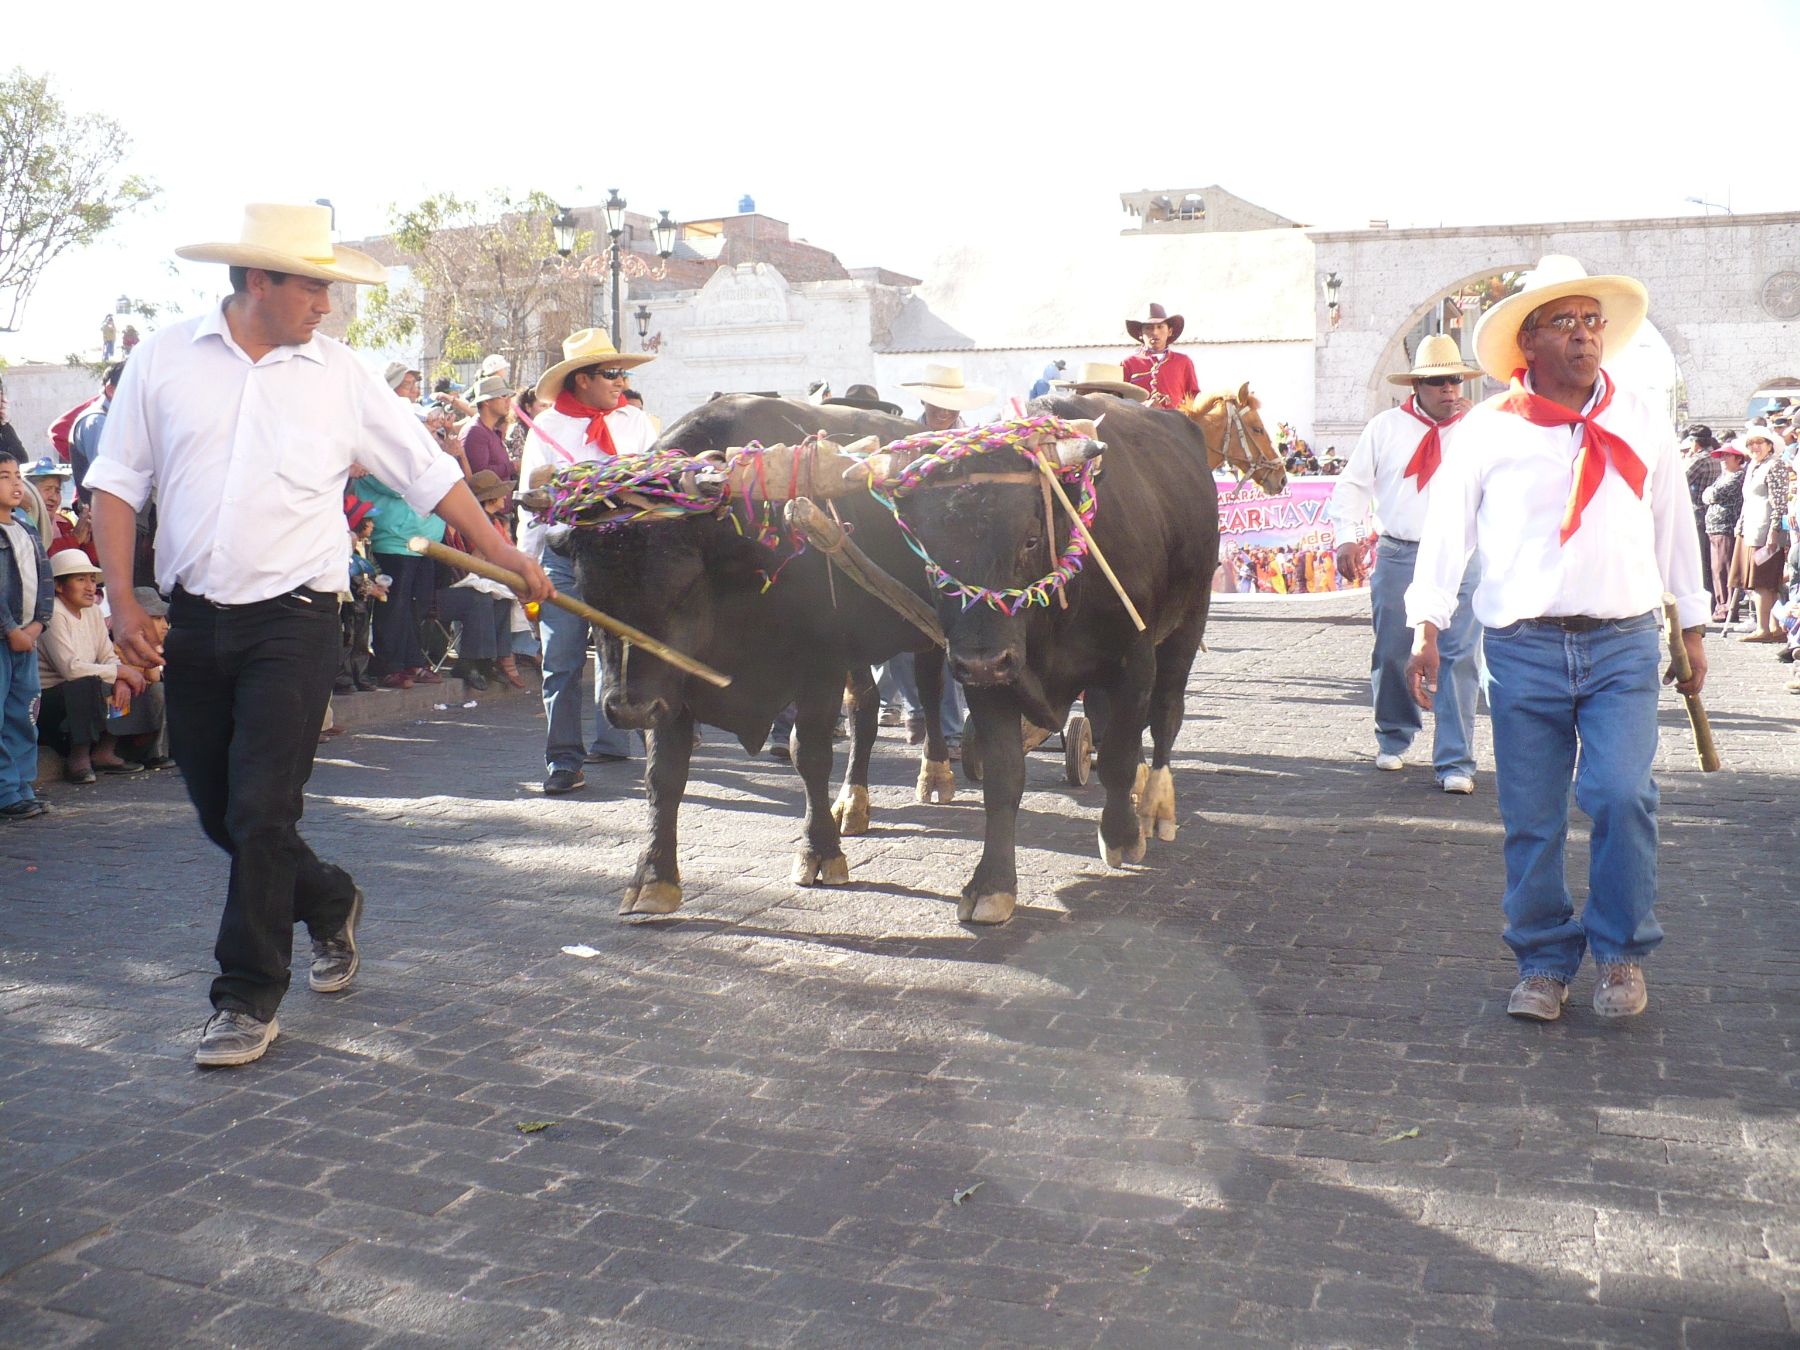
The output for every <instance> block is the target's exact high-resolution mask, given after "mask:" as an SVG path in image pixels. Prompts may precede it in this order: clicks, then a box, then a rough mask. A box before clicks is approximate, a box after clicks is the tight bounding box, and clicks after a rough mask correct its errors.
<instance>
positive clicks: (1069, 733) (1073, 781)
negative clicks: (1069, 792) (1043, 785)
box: [1062, 713, 1094, 787]
mask: <svg viewBox="0 0 1800 1350" xmlns="http://www.w3.org/2000/svg"><path fill="white" fill-rule="evenodd" d="M1062 734H1063V778H1064V780H1065V781H1067V782H1068V783H1069V784H1070V786H1072V787H1086V786H1087V784H1088V776H1089V775H1090V774H1091V773H1092V772H1093V768H1094V729H1093V727H1092V726H1090V725H1089V724H1088V720H1087V718H1085V717H1083V716H1081V715H1080V714H1079V713H1070V714H1069V720H1068V721H1067V722H1066V723H1064V724H1063V733H1062Z"/></svg>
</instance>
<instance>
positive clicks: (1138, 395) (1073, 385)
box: [1050, 361, 1150, 403]
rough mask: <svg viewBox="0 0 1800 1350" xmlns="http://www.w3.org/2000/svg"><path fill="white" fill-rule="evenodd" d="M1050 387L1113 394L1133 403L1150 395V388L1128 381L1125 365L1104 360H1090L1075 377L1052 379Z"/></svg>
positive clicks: (1074, 391) (1140, 401) (1085, 392)
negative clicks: (1111, 363) (1070, 378)
mask: <svg viewBox="0 0 1800 1350" xmlns="http://www.w3.org/2000/svg"><path fill="white" fill-rule="evenodd" d="M1050 387H1051V388H1052V389H1067V390H1068V391H1069V392H1070V393H1072V394H1113V395H1115V396H1117V397H1118V398H1128V399H1130V400H1131V401H1132V402H1133V403H1143V402H1145V401H1146V400H1148V399H1149V397H1150V391H1149V390H1148V389H1140V388H1139V387H1138V386H1137V385H1135V384H1131V383H1129V382H1127V380H1126V379H1125V367H1124V366H1115V365H1108V364H1107V363H1106V362H1104V361H1089V362H1087V363H1086V364H1085V365H1083V366H1082V367H1081V374H1080V375H1078V376H1077V377H1076V378H1075V379H1072V380H1052V381H1051V382H1050Z"/></svg>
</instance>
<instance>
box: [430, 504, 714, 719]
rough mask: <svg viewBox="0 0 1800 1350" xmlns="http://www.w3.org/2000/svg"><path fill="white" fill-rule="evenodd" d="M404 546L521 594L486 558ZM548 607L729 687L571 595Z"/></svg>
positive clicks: (513, 579) (518, 582)
mask: <svg viewBox="0 0 1800 1350" xmlns="http://www.w3.org/2000/svg"><path fill="white" fill-rule="evenodd" d="M406 546H407V547H408V548H409V549H411V550H412V551H413V552H414V553H422V554H424V555H425V556H426V557H427V558H432V559H434V560H436V561H437V562H441V563H448V564H449V565H450V566H451V567H460V568H462V569H463V571H465V572H473V573H474V574H475V575H476V576H478V577H486V578H487V579H488V580H489V581H497V582H499V583H500V584H501V585H502V586H510V587H512V589H513V590H515V591H517V592H519V593H520V594H524V591H525V578H524V577H522V576H520V575H519V574H518V573H517V572H509V571H507V570H506V568H504V567H499V566H496V565H495V564H493V563H491V562H489V561H487V559H485V558H477V557H476V556H475V555H474V554H472V553H464V552H463V551H462V550H461V549H455V548H451V547H450V546H449V545H448V544H434V543H433V542H432V541H431V540H429V539H425V538H423V537H420V536H414V537H413V538H411V539H409V540H407V541H406ZM550 603H551V604H553V605H555V606H556V607H557V608H558V609H565V610H567V611H568V612H569V613H571V614H573V615H575V616H576V617H577V618H580V619H586V620H587V621H588V622H589V623H591V624H593V625H594V627H596V628H600V629H604V630H605V631H606V632H608V633H611V634H612V635H613V636H614V637H616V638H618V639H619V640H620V641H622V642H629V643H630V644H631V645H632V646H634V647H642V648H643V649H644V650H645V651H647V652H649V653H650V654H651V655H652V656H659V657H661V658H662V659H663V660H665V661H667V662H668V663H669V664H670V665H672V666H674V667H675V669H677V670H682V671H686V672H687V673H688V674H689V675H692V676H694V677H695V678H697V679H702V680H705V681H706V682H707V683H708V684H714V685H717V686H718V687H719V688H721V689H723V688H725V686H726V685H728V684H730V683H731V676H729V675H721V674H719V672H718V671H716V670H714V669H713V668H712V667H711V666H708V665H703V664H702V663H701V662H699V661H696V660H695V659H694V658H693V657H691V656H688V655H686V654H685V653H683V652H678V651H676V650H675V649H674V648H673V647H671V646H669V645H668V644H667V643H665V642H658V641H657V640H656V639H655V638H653V637H651V636H650V635H649V634H648V633H645V632H640V631H639V630H638V629H636V628H633V627H632V626H631V625H630V624H628V623H623V622H621V621H620V620H618V619H615V618H613V616H612V615H610V614H605V613H602V612H601V611H600V610H597V609H595V608H594V607H593V606H592V605H587V604H583V603H582V602H581V601H579V600H577V599H575V598H574V597H573V596H570V595H563V594H561V593H558V594H556V595H553V596H551V597H550Z"/></svg>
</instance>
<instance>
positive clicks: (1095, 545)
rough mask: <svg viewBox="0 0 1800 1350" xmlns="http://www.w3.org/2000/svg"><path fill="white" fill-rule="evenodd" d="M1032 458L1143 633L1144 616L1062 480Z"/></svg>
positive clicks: (1045, 463) (1046, 462) (1044, 461)
mask: <svg viewBox="0 0 1800 1350" xmlns="http://www.w3.org/2000/svg"><path fill="white" fill-rule="evenodd" d="M1032 458H1033V460H1034V462H1035V463H1036V464H1037V466H1038V470H1039V471H1040V472H1041V473H1042V474H1043V475H1044V477H1045V478H1047V479H1048V480H1049V481H1050V490H1051V491H1052V492H1054V493H1055V494H1056V499H1057V500H1058V501H1059V502H1061V503H1062V504H1063V510H1065V511H1067V512H1068V513H1069V523H1070V524H1072V525H1073V526H1074V527H1075V530H1076V533H1078V534H1079V535H1080V536H1081V537H1082V538H1083V539H1085V540H1087V546H1088V552H1089V553H1091V554H1093V555H1094V561H1095V562H1096V563H1098V564H1100V570H1101V571H1102V572H1104V573H1105V574H1106V579H1107V580H1108V581H1110V582H1112V588H1113V589H1114V590H1115V591H1117V592H1118V593H1119V599H1120V601H1121V602H1123V604H1124V606H1125V612H1126V613H1127V614H1129V615H1130V616H1131V621H1132V622H1133V623H1135V624H1136V625H1137V630H1138V632H1140V633H1141V632H1143V631H1144V627H1145V625H1144V616H1143V615H1141V614H1139V613H1138V612H1137V606H1136V605H1134V604H1132V603H1131V597H1130V596H1129V595H1127V594H1125V587H1124V586H1123V585H1122V584H1120V581H1119V578H1118V577H1117V576H1115V575H1114V574H1113V570H1112V567H1111V565H1110V564H1109V563H1108V562H1107V561H1106V555H1105V554H1104V553H1102V552H1101V551H1100V544H1099V541H1097V540H1096V539H1095V538H1094V536H1093V535H1092V534H1091V533H1089V532H1088V527H1087V526H1086V525H1084V524H1083V523H1082V520H1081V513H1080V512H1079V511H1077V510H1076V509H1075V503H1074V502H1072V501H1070V500H1069V494H1068V493H1066V492H1064V491H1063V485H1062V479H1060V478H1058V477H1057V476H1056V470H1055V469H1053V468H1051V467H1050V461H1049V460H1048V459H1046V458H1045V457H1044V456H1043V455H1034V456H1033V457H1032Z"/></svg>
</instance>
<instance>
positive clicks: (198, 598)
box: [169, 586, 338, 610]
mask: <svg viewBox="0 0 1800 1350" xmlns="http://www.w3.org/2000/svg"><path fill="white" fill-rule="evenodd" d="M287 599H294V600H298V601H300V602H301V603H302V604H307V605H318V606H319V607H320V608H322V609H324V608H329V609H336V608H337V604H338V598H337V596H336V595H333V594H331V593H330V592H327V591H315V590H313V589H311V588H310V587H307V586H296V587H294V589H293V590H291V591H285V592H283V593H282V594H280V595H271V596H270V597H269V598H268V599H267V600H245V601H243V602H241V603H239V604H235V605H227V604H223V603H221V602H220V601H217V600H209V599H207V598H206V597H205V596H204V595H195V594H194V593H193V592H192V591H190V590H186V589H184V588H183V587H180V586H177V587H176V588H175V589H174V591H173V592H172V593H171V594H170V596H169V600H170V603H174V602H175V601H177V600H186V601H190V602H192V603H193V604H196V605H205V606H207V607H208V608H210V609H224V610H231V609H255V608H257V607H258V606H259V605H272V604H274V603H275V602H276V601H277V600H287Z"/></svg>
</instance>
